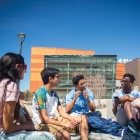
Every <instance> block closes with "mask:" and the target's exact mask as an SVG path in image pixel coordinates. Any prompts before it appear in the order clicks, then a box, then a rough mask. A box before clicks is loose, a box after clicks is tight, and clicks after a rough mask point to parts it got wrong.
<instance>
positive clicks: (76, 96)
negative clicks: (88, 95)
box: [75, 90, 82, 99]
mask: <svg viewBox="0 0 140 140" xmlns="http://www.w3.org/2000/svg"><path fill="white" fill-rule="evenodd" d="M81 93H82V92H81V91H80V90H78V91H77V92H76V93H75V98H76V99H77V98H78V96H79V95H80V94H81Z"/></svg>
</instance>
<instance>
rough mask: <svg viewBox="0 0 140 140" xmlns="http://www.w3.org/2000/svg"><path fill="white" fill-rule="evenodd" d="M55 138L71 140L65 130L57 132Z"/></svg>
mask: <svg viewBox="0 0 140 140" xmlns="http://www.w3.org/2000/svg"><path fill="white" fill-rule="evenodd" d="M56 138H57V139H58V140H71V137H70V134H69V132H68V131H66V130H63V129H61V130H60V131H59V132H57V134H56Z"/></svg>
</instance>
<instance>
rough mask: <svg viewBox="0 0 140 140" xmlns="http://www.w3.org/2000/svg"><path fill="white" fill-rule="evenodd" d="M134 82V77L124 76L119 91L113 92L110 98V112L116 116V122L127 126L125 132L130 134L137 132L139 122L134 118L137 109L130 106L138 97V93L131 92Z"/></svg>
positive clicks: (139, 93)
mask: <svg viewBox="0 0 140 140" xmlns="http://www.w3.org/2000/svg"><path fill="white" fill-rule="evenodd" d="M134 81H135V77H134V75H132V74H130V73H127V74H124V75H123V78H122V80H121V90H119V91H116V92H114V94H113V97H112V103H113V108H112V112H113V114H114V115H115V116H116V118H117V122H118V123H120V124H121V125H124V126H127V127H128V129H127V131H128V132H130V133H131V132H132V133H133V132H137V131H139V121H140V120H139V119H140V118H136V115H137V114H138V113H139V109H137V108H133V106H132V102H133V101H134V100H135V99H136V98H139V97H140V92H138V91H136V90H132V85H133V83H134Z"/></svg>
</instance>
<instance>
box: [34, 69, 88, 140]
mask: <svg viewBox="0 0 140 140" xmlns="http://www.w3.org/2000/svg"><path fill="white" fill-rule="evenodd" d="M58 73H59V70H58V69H54V68H49V67H48V68H45V69H43V70H42V71H41V77H42V81H43V83H44V86H42V87H41V88H40V89H38V90H37V91H36V93H35V94H34V97H33V103H32V112H33V122H34V124H35V128H36V129H37V130H40V131H43V130H46V131H50V132H52V133H53V134H54V136H55V137H56V138H57V139H61V140H70V139H71V138H70V134H69V132H73V131H76V130H77V131H79V132H80V136H81V140H88V122H87V117H86V116H85V115H79V116H78V117H76V118H74V117H71V116H70V115H69V114H67V113H66V112H65V111H64V110H63V108H62V106H61V103H60V101H59V97H58V95H57V93H56V92H54V91H53V90H52V89H53V88H54V87H56V86H57V85H58V84H59V82H60V80H59V74H58ZM56 111H58V113H59V115H60V116H58V117H56Z"/></svg>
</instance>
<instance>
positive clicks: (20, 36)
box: [17, 33, 26, 55]
mask: <svg viewBox="0 0 140 140" xmlns="http://www.w3.org/2000/svg"><path fill="white" fill-rule="evenodd" d="M17 36H18V37H19V38H20V43H19V44H20V51H19V54H20V55H21V53H22V44H23V42H24V40H25V36H26V35H25V34H24V33H19V34H18V35H17Z"/></svg>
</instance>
